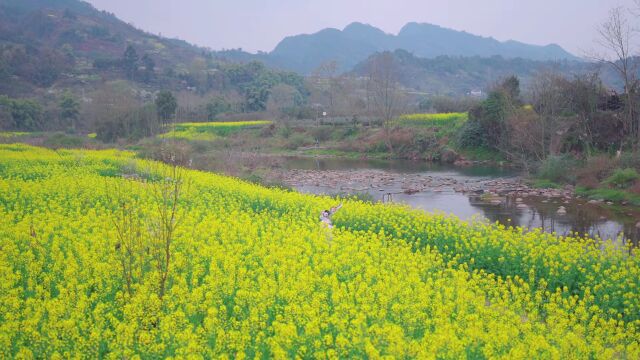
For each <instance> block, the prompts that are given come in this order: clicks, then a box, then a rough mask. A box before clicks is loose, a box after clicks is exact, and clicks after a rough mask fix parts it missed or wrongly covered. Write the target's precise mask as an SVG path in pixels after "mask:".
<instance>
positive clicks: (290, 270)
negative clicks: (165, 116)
mask: <svg viewBox="0 0 640 360" xmlns="http://www.w3.org/2000/svg"><path fill="white" fill-rule="evenodd" d="M169 170H170V167H169V166H167V165H163V164H159V163H155V162H150V161H145V160H140V159H137V158H135V155H134V154H133V153H130V152H121V151H116V150H102V151H88V150H84V151H83V150H59V151H52V150H47V149H43V148H37V147H31V146H27V145H21V144H14V145H0V249H1V251H0V276H1V279H2V281H1V282H0V357H2V358H12V357H19V358H33V357H38V358H61V357H62V358H67V357H78V358H91V359H93V358H137V357H141V358H150V357H154V358H160V357H194V358H247V357H248V358H255V357H260V358H297V357H300V358H382V357H393V358H420V359H422V358H425V359H429V358H431V359H435V358H447V359H448V358H451V359H458V358H505V359H506V358H508V359H527V358H551V359H564V358H603V359H609V358H627V359H637V358H640V344H639V338H640V334H639V333H638V332H639V330H640V319H639V311H638V310H639V309H640V307H639V306H640V296H639V293H640V291H639V290H638V286H639V279H640V276H639V275H640V272H639V269H640V261H639V260H638V257H637V253H636V250H633V249H630V248H627V247H624V246H621V245H617V246H616V245H615V244H613V243H604V242H601V241H595V240H590V239H582V238H563V239H559V238H557V237H554V236H552V235H549V234H542V233H539V232H535V231H534V232H526V233H525V232H523V231H522V230H521V229H507V228H504V227H499V226H497V225H493V224H484V223H472V224H468V223H465V222H462V221H460V220H457V219H455V218H449V217H445V216H442V215H432V214H427V213H424V212H421V211H416V210H410V209H408V208H405V207H402V206H394V205H382V204H367V203H363V202H360V201H357V200H349V199H343V200H342V202H343V208H342V209H341V210H340V211H339V212H338V213H336V214H335V216H334V219H333V220H334V225H335V229H334V230H333V231H330V230H328V229H326V228H324V227H322V226H321V225H320V224H319V223H318V214H319V211H320V210H322V209H325V208H329V207H330V206H331V205H333V204H335V201H336V200H335V199H332V198H328V197H322V196H311V195H303V194H299V193H296V192H291V191H286V190H280V189H269V188H265V187H261V186H258V185H255V184H251V183H247V182H243V181H240V180H238V179H234V178H230V177H225V176H220V175H216V174H211V173H206V172H200V171H194V170H184V173H183V175H182V176H183V177H182V178H181V179H184V181H185V184H186V183H187V182H188V184H189V186H185V187H184V188H183V190H182V192H181V196H180V197H179V198H176V199H177V200H176V201H175V203H171V204H172V205H173V204H175V209H176V214H177V215H176V219H177V220H176V221H175V225H176V226H175V233H174V234H173V235H174V237H173V241H172V242H171V243H170V253H171V257H170V266H168V267H167V268H168V271H167V272H166V273H167V274H168V275H167V281H166V289H163V290H164V291H163V292H161V295H159V293H158V288H157V286H156V284H158V279H159V278H160V277H161V275H162V273H163V271H164V270H165V269H166V268H162V267H157V268H156V267H154V264H155V262H154V261H155V260H154V259H155V258H152V256H153V249H154V243H153V241H154V240H153V239H154V237H155V236H156V235H155V234H156V233H154V229H155V228H154V224H155V221H156V220H157V219H158V213H159V212H160V213H161V211H162V209H163V207H162V205H163V201H164V200H163V199H165V198H163V197H161V196H160V197H159V196H157V194H158V193H157V192H154V189H158V186H157V184H162V183H163V182H164V181H169V183H171V178H170V176H169V177H168V174H169V175H170V174H172V173H171V172H170V171H169ZM122 209H126V211H123V212H122V213H123V214H125V215H126V216H124V217H118V216H119V215H118V214H120V212H119V211H120V210H122ZM114 219H116V220H114ZM119 219H120V220H121V219H124V220H126V221H123V222H119ZM118 224H120V225H118ZM136 224H139V225H140V226H137V225H136ZM173 224H174V222H170V225H173ZM122 225H126V227H125V228H124V229H125V230H126V229H135V231H133V232H132V231H124V233H126V234H128V235H133V236H132V237H131V238H135V239H136V241H137V243H136V245H135V246H137V247H128V248H126V247H123V239H125V238H126V237H124V238H123V237H122V236H121V234H122V233H123V227H122ZM119 234H120V236H119ZM125 240H126V239H125ZM125 248H126V249H129V250H131V249H134V250H135V249H138V250H140V251H139V252H135V251H125ZM131 264H134V265H135V264H141V266H140V267H139V268H135V271H133V270H132V269H133V268H134V267H135V266H130V265H131ZM125 274H128V275H130V276H128V277H127V276H125ZM127 281H129V283H127Z"/></svg>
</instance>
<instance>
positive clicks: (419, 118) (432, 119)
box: [397, 112, 469, 126]
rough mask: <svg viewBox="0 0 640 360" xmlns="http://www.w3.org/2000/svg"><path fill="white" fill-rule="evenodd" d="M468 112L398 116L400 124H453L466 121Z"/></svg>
mask: <svg viewBox="0 0 640 360" xmlns="http://www.w3.org/2000/svg"><path fill="white" fill-rule="evenodd" d="M468 117H469V114H468V113H466V112H463V113H438V114H405V115H402V116H400V117H399V118H398V120H397V121H398V123H399V124H400V125H407V126H455V125H460V124H461V123H464V122H465V121H467V119H468Z"/></svg>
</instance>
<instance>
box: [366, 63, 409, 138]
mask: <svg viewBox="0 0 640 360" xmlns="http://www.w3.org/2000/svg"><path fill="white" fill-rule="evenodd" d="M368 70H369V76H368V79H367V92H368V99H369V101H370V103H371V105H372V110H373V111H374V112H375V114H376V115H377V116H379V117H380V118H381V119H382V121H383V124H384V126H385V128H387V127H388V126H389V125H390V123H391V120H393V119H394V118H395V117H396V116H397V115H398V114H399V113H400V109H401V93H400V91H399V88H398V74H397V69H396V66H395V64H394V59H393V55H392V54H391V53H390V52H384V53H382V54H380V55H378V56H376V57H374V58H373V59H372V60H371V62H370V63H369V69H368Z"/></svg>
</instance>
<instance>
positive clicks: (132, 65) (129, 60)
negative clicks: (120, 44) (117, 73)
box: [122, 45, 140, 80]
mask: <svg viewBox="0 0 640 360" xmlns="http://www.w3.org/2000/svg"><path fill="white" fill-rule="evenodd" d="M139 60H140V57H139V56H138V52H137V51H136V49H135V48H134V47H133V45H128V46H127V49H126V50H125V51H124V54H123V56H122V65H123V67H124V70H125V72H126V74H127V77H128V78H129V79H130V80H134V79H135V77H136V72H137V71H138V61H139Z"/></svg>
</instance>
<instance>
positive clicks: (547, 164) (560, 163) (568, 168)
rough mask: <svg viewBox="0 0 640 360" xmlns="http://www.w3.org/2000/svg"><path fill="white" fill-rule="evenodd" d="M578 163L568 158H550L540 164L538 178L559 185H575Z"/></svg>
mask: <svg viewBox="0 0 640 360" xmlns="http://www.w3.org/2000/svg"><path fill="white" fill-rule="evenodd" d="M576 165H577V161H576V160H575V159H573V158H571V157H568V156H549V157H548V158H546V159H545V160H544V161H542V163H541V164H540V167H539V168H538V177H540V178H542V179H547V180H551V181H553V182H557V183H575V181H576V177H575V172H574V171H573V169H575V167H576Z"/></svg>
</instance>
